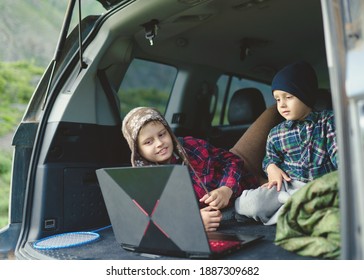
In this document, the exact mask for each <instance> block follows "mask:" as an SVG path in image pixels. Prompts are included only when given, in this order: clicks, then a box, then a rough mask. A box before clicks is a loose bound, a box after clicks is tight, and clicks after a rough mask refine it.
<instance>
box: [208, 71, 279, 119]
mask: <svg viewBox="0 0 364 280" xmlns="http://www.w3.org/2000/svg"><path fill="white" fill-rule="evenodd" d="M217 85H218V101H217V107H216V111H215V114H214V117H213V120H212V125H213V126H216V125H227V124H228V120H227V112H228V106H229V103H230V99H231V97H232V96H233V94H234V92H235V91H236V90H238V89H242V88H248V87H253V88H257V89H259V90H260V91H261V92H262V94H263V97H264V100H265V103H266V106H267V107H268V106H270V105H272V104H274V102H275V100H274V98H273V96H272V93H271V88H270V85H267V84H264V83H261V82H257V81H253V80H249V79H242V78H239V77H237V76H230V75H222V76H221V77H220V78H219V80H218V82H217ZM225 98H226V102H224V99H225Z"/></svg>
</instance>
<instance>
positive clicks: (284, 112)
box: [273, 90, 312, 121]
mask: <svg viewBox="0 0 364 280" xmlns="http://www.w3.org/2000/svg"><path fill="white" fill-rule="evenodd" d="M273 96H274V99H275V100H276V101H277V109H278V112H279V113H280V114H281V116H282V117H283V118H285V119H286V120H292V121H295V120H303V119H304V118H305V117H307V115H308V114H309V113H310V112H311V111H312V110H311V108H310V107H308V106H307V105H306V104H305V103H303V102H302V101H301V100H300V99H298V98H297V97H296V96H294V95H292V94H290V93H288V92H285V91H282V90H275V91H274V92H273Z"/></svg>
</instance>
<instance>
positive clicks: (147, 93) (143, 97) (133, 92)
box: [118, 59, 177, 117]
mask: <svg viewBox="0 0 364 280" xmlns="http://www.w3.org/2000/svg"><path fill="white" fill-rule="evenodd" d="M176 75H177V69H176V68H174V67H172V66H169V65H165V64H160V63H155V62H150V61H146V60H141V59H134V60H133V62H132V63H131V65H130V66H129V68H128V71H127V72H126V75H125V77H124V79H123V82H122V84H121V87H120V89H119V91H118V97H119V100H120V112H121V116H122V117H124V116H125V115H126V114H127V113H128V112H129V111H130V110H131V109H133V108H135V107H139V106H146V107H154V108H157V109H158V110H159V111H160V112H161V113H162V114H164V112H165V109H166V106H167V103H168V100H169V96H170V94H171V91H172V87H173V84H174V81H175V78H176Z"/></svg>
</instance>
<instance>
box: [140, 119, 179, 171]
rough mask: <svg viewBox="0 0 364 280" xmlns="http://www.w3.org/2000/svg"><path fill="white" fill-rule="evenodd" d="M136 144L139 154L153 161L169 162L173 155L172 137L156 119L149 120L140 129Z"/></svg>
mask: <svg viewBox="0 0 364 280" xmlns="http://www.w3.org/2000/svg"><path fill="white" fill-rule="evenodd" d="M137 145H138V149H139V153H140V155H141V156H142V157H143V158H145V159H146V160H148V161H151V162H154V163H160V164H163V163H169V161H170V160H171V157H172V155H173V141H172V137H171V135H170V134H169V132H168V131H167V129H166V128H165V126H164V125H163V124H162V123H160V122H158V121H152V122H149V123H147V124H146V125H144V126H143V127H142V128H141V129H140V131H139V136H138V140H137Z"/></svg>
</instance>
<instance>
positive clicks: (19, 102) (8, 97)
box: [0, 61, 44, 136]
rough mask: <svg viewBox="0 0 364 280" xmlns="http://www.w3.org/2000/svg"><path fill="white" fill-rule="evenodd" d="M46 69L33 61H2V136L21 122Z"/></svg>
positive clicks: (0, 99)
mask: <svg viewBox="0 0 364 280" xmlns="http://www.w3.org/2000/svg"><path fill="white" fill-rule="evenodd" d="M43 71H44V69H43V68H41V67H38V66H36V65H35V64H34V63H33V62H29V61H18V62H0V136H2V135H4V134H6V133H8V132H11V131H12V130H13V129H14V127H15V126H16V125H17V124H18V123H19V121H20V119H21V116H22V114H23V112H24V108H25V106H26V104H27V103H28V102H29V99H30V98H31V96H32V93H33V90H34V88H35V86H36V84H37V83H38V81H39V79H40V77H41V74H42V73H43Z"/></svg>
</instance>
